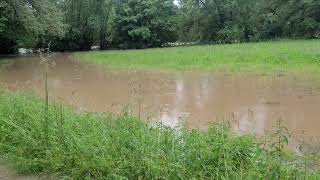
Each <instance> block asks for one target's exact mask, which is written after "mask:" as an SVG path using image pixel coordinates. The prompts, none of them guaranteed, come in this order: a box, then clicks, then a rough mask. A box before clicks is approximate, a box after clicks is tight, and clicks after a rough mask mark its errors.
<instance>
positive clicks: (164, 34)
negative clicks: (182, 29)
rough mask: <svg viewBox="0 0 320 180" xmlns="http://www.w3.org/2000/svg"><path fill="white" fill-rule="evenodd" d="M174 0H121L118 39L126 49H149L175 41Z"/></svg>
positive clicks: (117, 12)
mask: <svg viewBox="0 0 320 180" xmlns="http://www.w3.org/2000/svg"><path fill="white" fill-rule="evenodd" d="M175 14H176V6H175V5H174V3H173V0H149V1H144V0H118V1H117V3H116V19H115V26H116V27H115V29H116V32H117V34H116V35H115V37H114V41H115V42H116V43H117V44H118V45H119V47H122V48H147V47H156V46H160V45H162V44H163V43H164V42H170V41H175V39H176V38H175V26H174V25H175V23H174V16H175Z"/></svg>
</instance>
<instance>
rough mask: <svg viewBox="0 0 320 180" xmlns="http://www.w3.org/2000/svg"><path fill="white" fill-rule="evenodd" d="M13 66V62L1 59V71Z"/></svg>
mask: <svg viewBox="0 0 320 180" xmlns="http://www.w3.org/2000/svg"><path fill="white" fill-rule="evenodd" d="M12 64H13V61H11V60H8V59H1V58H0V71H3V70H6V69H7V68H8V67H9V66H11V65H12Z"/></svg>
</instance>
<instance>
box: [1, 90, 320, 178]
mask: <svg viewBox="0 0 320 180" xmlns="http://www.w3.org/2000/svg"><path fill="white" fill-rule="evenodd" d="M44 106H45V103H44V101H43V100H42V99H40V98H37V97H35V96H33V95H29V94H25V93H17V92H15V93H14V92H9V91H7V90H0V154H1V158H2V159H4V160H5V161H6V162H8V163H10V164H11V165H13V166H14V167H15V168H16V169H17V170H18V171H19V172H20V173H31V174H39V173H45V174H55V175H56V176H58V177H64V178H71V179H257V178H258V179H288V178H289V179H290V178H292V179H305V178H307V177H308V178H314V179H317V178H320V176H319V175H320V173H319V171H318V170H317V169H316V168H315V166H313V165H312V166H311V165H309V161H308V160H306V161H302V160H301V158H299V157H298V156H296V155H288V153H283V150H282V148H281V147H282V144H280V143H283V141H281V142H280V141H279V142H278V141H276V145H275V146H272V144H273V143H272V144H270V146H269V147H270V149H269V148H262V146H261V145H260V144H259V143H257V141H256V140H255V139H254V138H253V137H252V136H249V135H245V136H238V135H235V134H233V133H232V132H231V131H230V129H229V128H228V126H226V125H225V124H223V123H219V124H215V125H213V126H212V127H211V128H209V130H208V131H207V132H200V131H198V130H190V129H186V128H182V129H181V130H179V131H177V130H174V129H171V128H168V127H165V126H163V125H160V124H158V125H150V124H147V123H144V122H141V121H140V120H138V119H137V118H134V117H132V116H130V115H128V114H127V113H125V114H123V115H120V116H114V115H112V114H108V113H89V112H77V111H75V110H74V109H72V108H71V107H65V106H61V105H59V104H55V103H51V104H49V106H48V110H45V108H44ZM44 123H48V124H47V125H46V126H44ZM44 127H46V128H47V129H44ZM276 132H278V131H276ZM280 134H281V133H280ZM279 137H280V138H281V140H286V138H284V137H283V135H279ZM273 138H275V139H278V138H277V134H275V136H273ZM284 142H285V143H286V141H284ZM306 162H307V163H306ZM306 164H307V165H306ZM306 167H307V168H306Z"/></svg>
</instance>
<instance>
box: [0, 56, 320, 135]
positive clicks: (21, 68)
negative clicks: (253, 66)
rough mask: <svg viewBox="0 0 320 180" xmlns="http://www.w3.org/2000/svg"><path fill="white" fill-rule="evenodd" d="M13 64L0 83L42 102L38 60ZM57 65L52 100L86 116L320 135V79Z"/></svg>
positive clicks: (60, 59)
mask: <svg viewBox="0 0 320 180" xmlns="http://www.w3.org/2000/svg"><path fill="white" fill-rule="evenodd" d="M12 61H13V64H12V66H10V67H9V68H8V69H7V70H4V71H2V72H0V83H1V84H2V85H4V86H8V87H9V88H10V89H14V90H15V89H27V90H32V91H35V92H36V93H38V94H40V95H42V94H43V89H44V88H43V86H44V85H43V80H42V68H41V67H42V66H41V64H40V59H39V57H16V58H12ZM51 61H52V62H51V65H50V71H49V79H48V82H49V94H50V96H51V97H53V98H54V99H56V100H61V101H63V102H64V103H66V104H72V105H75V106H76V107H77V108H78V109H79V110H81V111H98V112H101V111H112V112H114V113H120V112H121V110H123V109H124V108H125V107H127V108H128V109H131V110H132V112H133V113H134V114H135V115H137V116H139V115H140V116H142V117H143V118H144V119H148V120H150V121H161V122H163V123H165V124H167V125H169V126H177V125H178V124H179V123H186V124H187V126H188V127H191V128H199V129H203V130H205V129H206V128H207V127H208V126H209V125H210V123H212V122H215V121H216V120H222V119H227V120H231V121H233V122H234V128H235V130H236V131H238V132H253V133H255V134H257V135H262V134H264V133H265V130H267V129H270V127H272V125H273V124H274V122H275V121H277V120H279V119H281V120H283V121H284V122H285V125H286V126H287V127H288V128H289V129H290V131H292V132H294V133H295V134H299V133H301V132H302V131H305V134H306V135H308V136H309V137H313V136H314V137H317V136H319V135H320V131H319V128H320V121H319V117H320V111H319V107H320V84H319V82H320V77H319V78H317V77H312V78H311V77H310V76H305V75H303V74H292V75H291V74H286V75H284V74H280V73H278V74H276V75H274V76H270V75H268V76H266V75H253V74H239V73H237V74H230V73H210V72H203V73H199V72H175V73H173V72H171V73H169V72H151V71H135V72H134V71H130V72H127V71H115V70H102V69H99V68H97V67H96V66H94V65H89V64H84V63H81V62H79V61H76V60H74V59H73V57H72V56H71V55H70V54H58V55H54V56H53V57H52V58H51Z"/></svg>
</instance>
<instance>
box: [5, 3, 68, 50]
mask: <svg viewBox="0 0 320 180" xmlns="http://www.w3.org/2000/svg"><path fill="white" fill-rule="evenodd" d="M62 19H63V15H62V14H61V12H60V11H59V10H58V9H57V8H56V7H55V6H54V4H53V3H52V2H51V1H48V0H32V1H27V0H1V1H0V32H1V34H0V41H1V44H0V52H1V53H11V52H14V51H16V49H17V48H18V47H20V46H23V47H34V46H35V45H36V43H37V42H38V40H39V39H42V38H44V37H49V36H50V37H51V36H62V35H63V33H64V24H63V22H62Z"/></svg>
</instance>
